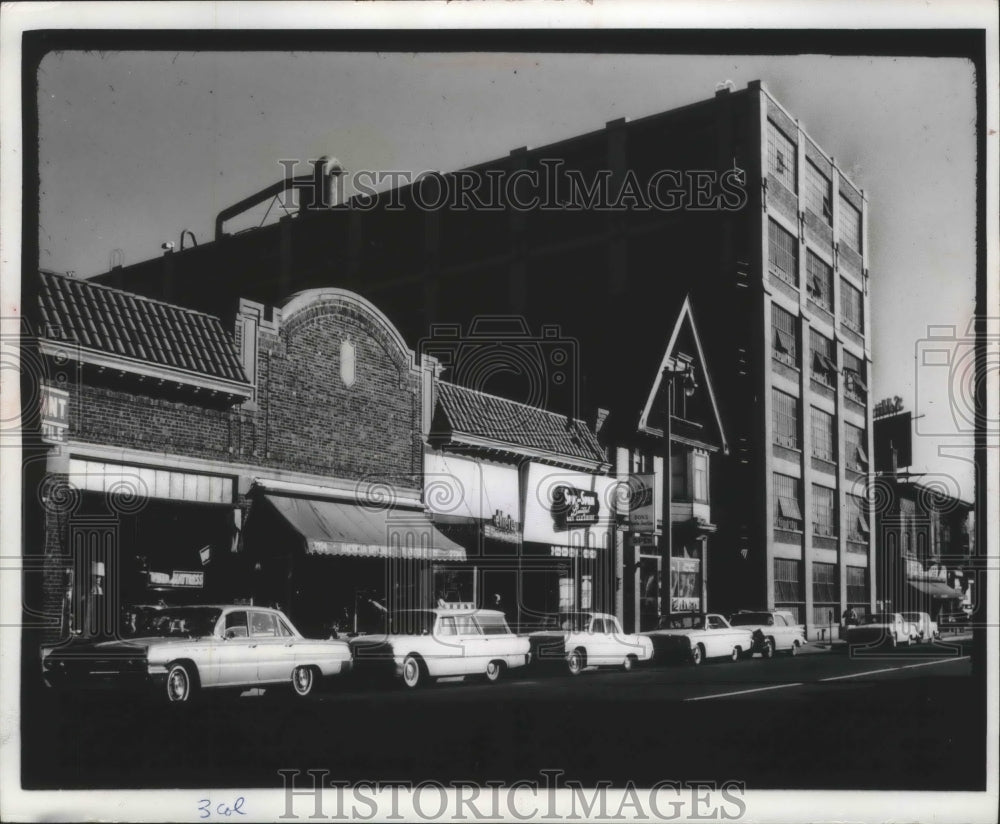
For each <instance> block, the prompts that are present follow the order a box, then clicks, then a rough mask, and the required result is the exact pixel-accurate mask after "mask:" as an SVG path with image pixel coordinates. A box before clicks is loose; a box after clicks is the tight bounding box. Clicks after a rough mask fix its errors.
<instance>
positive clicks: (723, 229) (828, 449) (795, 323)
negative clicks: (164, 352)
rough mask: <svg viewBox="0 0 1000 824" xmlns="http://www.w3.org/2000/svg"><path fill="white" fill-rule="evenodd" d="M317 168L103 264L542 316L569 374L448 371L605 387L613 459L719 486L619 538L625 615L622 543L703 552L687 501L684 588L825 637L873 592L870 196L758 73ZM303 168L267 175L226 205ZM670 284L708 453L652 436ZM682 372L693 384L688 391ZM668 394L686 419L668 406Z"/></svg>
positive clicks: (508, 384) (532, 326)
mask: <svg viewBox="0 0 1000 824" xmlns="http://www.w3.org/2000/svg"><path fill="white" fill-rule="evenodd" d="M528 136H529V137H530V135H528ZM316 169H317V171H316V175H315V180H314V181H313V187H312V191H311V194H310V195H308V197H309V199H310V202H309V203H307V204H305V205H306V206H311V207H313V208H301V209H300V211H299V213H298V214H297V216H295V217H290V218H286V219H282V220H280V221H279V222H277V223H276V224H273V225H270V226H266V227H263V228H260V229H257V230H253V231H247V232H244V233H240V234H236V235H231V236H230V235H226V234H225V233H224V228H225V221H226V220H227V219H229V218H230V217H232V216H233V215H234V214H236V213H238V211H239V208H237V207H234V208H233V209H229V210H226V211H225V212H223V213H222V214H220V216H219V221H218V223H217V232H216V238H215V240H214V241H213V242H207V243H202V244H200V245H198V246H195V247H190V248H187V249H183V250H182V251H179V252H178V251H169V252H168V253H167V254H165V255H163V256H162V258H159V259H153V260H149V261H145V262H142V263H138V264H135V265H132V266H128V267H117V268H115V269H113V270H112V271H110V272H108V273H107V274H104V275H101V276H100V277H99V280H100V281H101V282H104V283H113V284H116V285H119V286H123V287H125V288H127V289H129V290H133V291H137V292H140V293H142V294H147V295H151V296H156V297H160V298H163V299H168V300H172V301H174V302H177V303H179V304H181V305H184V306H191V307H195V308H198V309H201V310H203V311H207V312H211V313H213V314H216V315H219V316H221V317H222V318H223V319H225V318H227V317H235V316H236V314H237V313H238V311H239V308H238V307H239V298H240V297H248V298H251V299H253V300H256V301H260V302H262V303H265V304H268V305H276V304H279V303H280V302H281V301H282V300H284V298H285V297H286V296H287V295H288V294H289V293H291V292H293V291H295V290H299V289H306V288H317V287H322V286H328V285H336V286H338V287H342V288H345V289H350V290H352V291H355V292H357V293H359V294H361V295H363V296H364V297H365V298H367V299H368V300H370V301H372V302H373V303H374V304H376V305H378V306H379V307H381V308H382V309H384V311H385V312H386V314H387V315H388V317H389V318H390V319H391V321H392V323H394V324H395V325H396V326H398V327H399V329H400V330H401V331H402V333H403V334H404V336H405V337H406V338H407V339H408V340H413V341H420V340H424V339H427V338H430V339H431V341H432V342H433V341H434V340H435V339H436V338H438V337H439V336H440V335H439V332H440V326H438V325H440V324H448V329H450V330H452V331H454V329H455V328H456V327H458V328H459V329H460V330H462V329H464V328H466V325H467V324H469V323H470V322H471V321H472V320H473V318H474V317H475V316H478V315H484V314H512V315H517V316H519V317H521V318H522V319H523V320H524V321H525V323H526V328H527V329H528V330H529V331H530V332H531V333H532V334H533V333H536V332H537V331H538V330H540V329H541V327H542V326H543V325H546V324H549V325H554V326H555V327H557V328H558V331H559V334H561V335H562V336H564V337H565V338H566V339H568V340H571V341H572V342H573V344H574V346H575V347H576V350H575V356H576V357H577V358H578V363H579V364H580V367H581V368H580V371H579V372H578V373H577V376H576V377H574V379H573V380H569V381H565V382H563V383H562V384H559V385H556V384H555V383H554V382H551V381H550V382H548V383H546V384H545V388H544V392H542V393H541V395H539V393H538V389H537V383H536V382H535V383H533V382H532V381H527V382H525V381H524V380H522V381H521V383H518V380H517V379H510V375H509V374H508V375H506V376H505V377H504V376H501V375H499V373H497V374H493V375H492V376H490V377H488V378H484V376H483V374H479V376H478V377H477V378H475V379H473V378H472V377H469V375H471V373H468V374H467V377H468V378H469V380H468V381H463V380H461V379H459V378H458V377H455V376H459V375H460V374H461V373H462V365H461V362H456V363H455V364H453V366H452V368H453V369H454V373H453V376H451V379H453V380H455V381H456V382H458V383H462V382H466V383H468V382H471V383H475V381H476V380H479V381H480V382H481V385H476V386H475V387H474V388H478V389H487V390H488V391H491V392H496V393H498V394H506V395H510V396H511V397H514V398H515V399H518V400H528V401H531V402H534V403H544V404H545V405H546V406H548V408H550V409H552V410H555V411H559V412H563V413H568V414H570V415H571V416H574V415H577V414H579V415H582V416H584V417H587V418H589V419H590V420H591V421H593V422H594V424H595V426H596V424H597V422H598V410H599V409H604V410H608V412H609V414H608V415H607V417H606V419H602V420H601V424H602V427H603V429H604V431H605V433H606V435H605V437H606V438H608V441H607V442H608V443H614V444H616V445H618V446H620V447H621V448H617V446H616V452H615V455H614V456H611V457H613V458H614V461H613V467H612V471H613V472H615V473H616V474H618V475H619V477H621V476H623V475H628V474H630V473H633V472H634V473H642V472H643V470H644V469H654V468H655V464H656V462H658V461H659V462H662V461H664V460H667V459H669V461H670V463H671V472H670V473H664V472H663V471H662V466H663V464H662V463H660V472H659V473H658V476H659V478H660V480H661V483H660V484H659V486H658V491H657V493H656V494H657V495H658V496H660V497H661V498H663V499H664V503H665V504H666V505H667V506H668V507H669V508H670V509H671V511H672V512H673V510H674V509H676V508H678V507H680V508H684V507H686V506H688V504H689V503H690V502H691V490H690V487H692V486H693V485H694V484H696V483H704V484H710V485H711V488H712V493H713V494H712V498H713V508H712V521H713V523H711V524H710V528H709V530H708V531H707V532H706V531H705V530H704V529H702V528H701V527H698V523H699V522H698V519H697V518H696V517H692V516H690V515H683V516H678V519H675V518H674V517H673V516H672V517H671V522H672V523H674V524H675V525H676V526H675V528H674V530H665V531H664V530H656V529H654V530H653V533H654V535H653V537H654V538H655V543H654V544H652V545H650V544H649V543H646V544H645V545H643V544H642V543H641V542H638V546H637V547H636V558H634V559H633V558H631V557H628V558H626V559H625V560H626V561H627V563H624V564H623V566H622V569H621V577H622V578H623V579H624V580H621V581H616V588H617V589H618V591H619V599H618V609H619V613H620V614H623V610H624V609H625V605H626V604H627V603H629V602H632V600H633V598H634V596H635V593H636V592H637V591H638V590H639V589H642V590H643V592H644V593H645V583H644V581H643V579H642V578H641V575H642V571H641V566H642V564H641V557H640V556H642V555H646V556H649V557H652V558H658V559H659V562H658V564H659V568H660V570H661V572H662V571H665V568H666V566H667V565H671V566H673V565H674V564H675V563H677V572H678V575H683V574H686V572H685V569H686V568H682V567H683V565H681V564H679V563H678V562H675V560H674V559H675V558H678V557H686V558H688V560H691V561H693V560H695V559H694V558H693V557H690V556H691V554H692V553H690V552H685V554H684V556H678V555H677V553H678V552H681V551H682V548H684V547H687V546H688V540H689V538H691V537H692V536H690V535H685V534H679V533H678V534H673V533H677V530H678V529H679V528H681V522H683V523H685V524H689V525H690V523H691V522H693V524H694V525H695V528H696V531H697V529H701V532H698V534H696V535H694V536H693V538H694V539H695V540H697V541H700V545H701V550H700V552H701V553H703V555H702V557H701V558H700V561H701V564H702V566H701V571H700V573H699V574H704V573H706V571H707V570H706V566H711V567H712V569H713V574H712V586H711V588H710V591H709V592H708V593H707V594H706V598H705V599H704V600H702V601H701V603H700V605H701V606H702V607H705V606H708V607H711V608H713V609H716V608H717V609H727V608H729V609H736V608H742V607H748V608H761V607H781V608H785V609H790V610H792V611H793V612H795V613H796V614H797V615H798V616H799V619H800V620H801V621H802V622H804V623H806V624H807V625H808V628H809V633H810V635H811V637H820V636H822V635H825V634H826V633H827V632H830V631H833V628H834V627H835V626H836V625H837V623H838V622H839V619H840V614H841V612H842V611H843V610H845V609H846V608H847V607H848V606H851V607H853V608H854V609H855V611H856V612H860V613H863V612H864V611H866V610H868V609H871V608H872V607H873V606H874V592H875V585H876V581H875V578H876V576H875V563H874V557H875V556H874V552H875V546H874V538H873V534H872V531H871V530H870V528H869V524H870V522H871V518H870V510H869V505H868V503H867V497H866V487H867V482H868V479H869V474H870V473H869V466H868V456H869V455H870V454H871V414H872V413H871V409H872V407H871V402H870V399H869V397H868V391H867V387H866V384H867V381H868V376H869V374H870V370H871V312H870V309H869V289H868V279H869V270H868V240H867V230H866V226H867V222H868V202H867V198H866V196H865V194H864V192H863V191H862V190H860V189H859V188H858V187H857V186H856V185H855V184H854V183H852V182H851V181H850V180H848V179H847V177H846V176H845V175H844V173H843V171H842V169H841V167H840V165H838V163H837V162H836V161H835V159H834V158H832V157H830V156H829V155H828V154H827V153H826V152H824V151H823V149H822V148H821V147H820V146H819V145H818V144H817V143H816V142H815V141H814V140H813V138H812V136H811V135H810V134H808V133H807V132H806V130H805V129H804V128H803V127H802V124H801V123H800V122H799V121H797V120H796V119H795V118H794V116H793V115H791V114H790V113H789V112H788V111H786V110H785V109H784V108H783V107H782V106H781V104H780V103H779V102H778V101H777V100H775V99H774V97H773V96H772V95H771V94H770V93H769V92H768V91H767V90H766V89H765V88H764V86H763V85H762V84H761V83H759V82H754V83H751V84H750V85H749V86H748V87H747V88H746V89H743V90H740V91H730V90H728V89H722V90H721V91H719V92H717V93H716V95H715V97H714V98H712V99H708V100H704V101H701V102H696V103H693V104H692V105H688V106H684V107H682V108H678V109H674V110H671V111H668V112H664V113H662V114H657V115H653V116H650V117H645V118H642V119H639V120H635V121H628V120H625V119H622V120H617V121H613V122H611V123H608V124H607V125H606V126H605V127H604V128H602V129H599V130H597V131H595V132H591V133H588V134H584V135H579V136H576V137H573V138H570V139H568V140H564V141H561V142H558V143H554V144H551V145H547V146H543V147H540V148H535V149H526V148H522V149H516V150H514V151H512V152H511V153H510V154H509V155H508V156H506V157H504V158H500V159H497V160H493V161H490V162H487V163H483V164H480V165H478V166H475V167H472V168H470V169H465V170H461V171H458V172H452V173H449V174H447V175H443V176H440V177H437V178H434V179H433V180H434V183H435V184H436V186H437V188H436V189H435V186H434V185H428V184H427V183H426V181H425V183H424V184H421V185H417V184H414V185H409V186H405V187H399V188H393V189H391V190H388V191H385V192H382V193H381V194H378V195H373V196H371V197H367V198H361V197H355V198H353V199H351V200H349V201H344V202H339V203H335V204H333V205H332V206H330V207H329V208H315V207H316V206H317V205H322V204H325V203H329V202H330V200H331V194H330V191H329V188H330V187H329V186H328V185H327V184H329V182H330V181H331V180H332V179H333V178H332V177H331V176H328V175H327V174H326V172H325V170H324V168H323V167H322V165H321V164H317V167H316ZM498 182H500V183H502V184H505V185H500V186H499V194H498V192H497V184H498ZM308 183H309V181H308V180H305V181H304V183H303V180H302V179H299V181H298V182H297V183H296V184H295V185H294V186H293V183H292V181H291V180H288V181H283V182H282V183H280V184H277V185H276V186H272V187H269V188H268V189H267V190H264V191H263V192H261V193H260V195H259V196H252V197H251V198H248V199H247V201H246V202H245V204H239V205H238V206H239V207H242V206H244V205H246V204H248V203H251V202H257V201H259V200H260V199H262V198H263V197H264V196H269V195H273V194H276V193H279V192H281V191H283V190H286V189H290V188H300V189H301V188H303V186H305V187H307V188H308ZM491 187H492V188H491ZM443 190H446V191H447V192H449V193H450V194H451V195H455V193H462V198H458V199H456V198H455V197H446V198H442V197H441V196H440V192H441V191H443ZM435 192H438V194H435ZM498 198H499V200H498ZM470 202H471V203H472V204H473V205H477V204H484V203H489V204H494V205H497V206H498V208H470V207H469V204H470ZM685 296H689V297H690V304H689V305H690V306H691V307H694V309H695V311H696V312H697V319H698V333H699V336H700V341H701V343H702V345H703V350H704V351H703V356H704V362H705V363H707V364H708V365H709V366H710V367H711V369H712V371H713V384H714V387H715V394H714V396H713V397H712V399H711V401H712V406H713V407H714V406H716V405H717V408H718V410H719V413H720V415H721V422H720V428H719V433H718V437H715V436H713V438H710V439H709V440H713V441H716V442H717V443H718V444H719V445H723V446H724V445H725V442H726V441H727V440H728V445H729V447H730V448H729V453H730V454H729V457H728V458H721V457H720V459H719V461H718V462H717V470H718V471H713V472H712V473H711V474H710V476H709V477H708V478H705V476H704V465H703V464H702V463H698V465H697V467H696V465H695V462H696V461H699V462H700V461H702V458H697V457H696V455H698V454H701V453H699V449H701V447H699V446H697V445H695V444H693V443H692V438H691V437H690V434H691V433H690V432H687V433H686V434H685V433H684V432H683V431H682V430H683V427H684V426H685V425H686V424H683V423H682V426H681V427H680V428H679V429H678V428H674V427H673V426H672V425H671V426H668V427H666V430H667V431H669V437H665V428H664V427H662V426H659V427H658V426H656V425H655V421H654V422H653V423H652V424H651V422H650V420H649V419H648V414H649V411H650V410H649V404H648V403H647V402H646V401H647V400H648V397H647V393H648V392H649V388H650V386H651V385H652V383H653V381H655V380H657V379H658V377H659V370H662V369H663V368H664V366H669V367H671V371H672V372H674V373H676V372H678V371H684V370H682V369H681V368H680V366H681V364H679V362H676V361H671V362H667V361H664V359H663V353H664V345H665V343H666V341H667V339H668V337H669V330H670V328H672V326H673V324H674V321H675V319H676V318H677V316H678V311H679V308H680V307H681V306H682V304H683V302H684V299H685ZM449 334H450V333H449ZM542 373H543V374H545V369H544V368H543V369H542ZM670 383H672V381H670ZM690 388H692V389H694V390H695V394H694V395H692V398H693V399H694V401H693V402H694V403H695V404H697V403H698V399H699V398H702V399H704V397H705V393H704V392H699V391H698V390H697V388H696V385H694V386H691V387H690ZM675 394H676V393H675ZM601 414H602V415H603V413H601ZM661 414H662V413H661ZM644 416H645V417H644ZM674 417H676V418H677V420H678V421H683V420H684V419H685V416H684V415H683V414H678V413H677V412H675V413H673V414H672V415H669V416H666V417H665V420H666V422H667V423H670V424H672V422H673V420H674ZM709 417H711V416H709ZM689 429H690V427H689ZM723 429H724V431H725V433H726V437H725V438H722V437H721V432H722V430H723ZM685 439H686V440H685ZM695 440H696V439H695ZM667 444H668V445H669V448H667V446H666V445H667ZM674 444H682V445H683V446H684V452H683V456H684V457H683V459H681V458H678V457H675V456H677V455H680V454H681V453H680V452H678V451H675V450H674ZM723 452H725V450H724V449H723ZM682 460H683V463H682ZM675 463H676V464H677V465H676V467H675V466H674V464H675ZM654 474H656V473H654ZM696 476H697V479H699V480H696ZM675 478H676V481H677V482H676V483H669V482H664V481H668V480H674V479H675ZM682 480H683V482H684V483H683V484H682V483H681V482H682ZM675 498H677V499H678V500H676V501H675V500H674V499H675ZM675 504H676V505H677V506H675ZM704 526H705V525H704V524H703V525H702V527H704ZM684 528H685V529H686V528H687V527H684ZM709 534H711V545H710V547H708V548H707V549H706V540H705V539H707V538H708V536H709ZM692 568H693V565H692ZM692 574H695V573H692ZM664 595H665V592H663V591H661V592H660V593H658V596H664ZM672 601H673V599H672V598H669V599H668V598H665V597H659V602H660V609H662V610H663V611H669V610H670V609H672V608H673V607H674V606H676V607H677V608H680V607H686V606H689V605H688V604H687V603H684V602H679V603H677V604H676V605H675V604H673V603H672ZM637 622H638V621H637Z"/></svg>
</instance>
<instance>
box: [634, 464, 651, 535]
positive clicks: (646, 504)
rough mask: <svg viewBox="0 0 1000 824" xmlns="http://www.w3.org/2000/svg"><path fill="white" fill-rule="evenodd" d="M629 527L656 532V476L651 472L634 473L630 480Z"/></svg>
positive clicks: (635, 529)
mask: <svg viewBox="0 0 1000 824" xmlns="http://www.w3.org/2000/svg"><path fill="white" fill-rule="evenodd" d="M628 484H629V487H630V492H631V494H630V495H629V513H628V520H629V528H630V529H631V530H632V531H633V532H647V533H648V532H654V531H655V530H656V494H655V492H656V476H655V475H654V474H653V473H652V472H650V473H648V474H643V475H632V476H631V477H630V478H629V481H628Z"/></svg>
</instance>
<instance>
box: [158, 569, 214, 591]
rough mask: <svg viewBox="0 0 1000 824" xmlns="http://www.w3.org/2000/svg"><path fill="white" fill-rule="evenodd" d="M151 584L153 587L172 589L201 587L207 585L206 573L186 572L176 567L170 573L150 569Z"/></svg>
mask: <svg viewBox="0 0 1000 824" xmlns="http://www.w3.org/2000/svg"><path fill="white" fill-rule="evenodd" d="M149 585H150V586H151V587H171V588H172V589H201V588H202V587H203V586H205V573H204V572H185V571H182V570H176V569H175V570H174V571H173V572H170V573H167V572H153V571H150V573H149Z"/></svg>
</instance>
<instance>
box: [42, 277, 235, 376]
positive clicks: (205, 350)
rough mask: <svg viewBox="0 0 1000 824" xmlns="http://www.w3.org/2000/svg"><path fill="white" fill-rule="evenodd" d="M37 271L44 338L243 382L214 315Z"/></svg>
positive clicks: (229, 343)
mask: <svg viewBox="0 0 1000 824" xmlns="http://www.w3.org/2000/svg"><path fill="white" fill-rule="evenodd" d="M39 276H40V280H41V288H40V290H39V308H40V311H41V319H42V323H43V329H42V337H43V338H46V339H48V340H51V341H66V342H72V343H75V344H78V345H79V346H81V347H84V348H86V349H90V350H95V351H98V352H101V353H105V354H108V355H112V356H118V357H121V358H130V359H133V360H137V361H142V362H144V363H147V364H155V365H157V366H164V367H169V368H172V369H182V370H186V371H188V372H195V373H198V374H200V375H205V376H208V377H211V378H222V379H225V380H229V381H238V382H240V383H247V382H248V381H247V377H246V374H245V373H244V371H243V367H242V365H241V364H240V360H239V358H238V357H237V355H236V349H235V345H234V342H233V339H232V337H230V335H228V334H227V333H226V330H225V329H224V328H223V326H222V322H221V321H220V320H219V319H218V318H217V317H214V316H213V315H206V314H205V313H203V312H197V311H195V310H193V309H185V308H184V307H181V306H174V305H172V304H169V303H163V302H162V301H158V300H152V299H150V298H145V297H142V296H140V295H133V294H131V293H129V292H123V291H121V290H120V289H113V288H111V287H110V286H103V285H101V284H97V283H92V282H90V281H87V280H80V279H78V278H74V277H69V276H66V275H60V274H56V273H54V272H41V273H39Z"/></svg>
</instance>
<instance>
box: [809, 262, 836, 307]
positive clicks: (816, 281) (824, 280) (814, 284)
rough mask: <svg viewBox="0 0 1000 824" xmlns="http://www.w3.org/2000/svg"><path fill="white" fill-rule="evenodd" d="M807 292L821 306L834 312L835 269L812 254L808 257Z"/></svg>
mask: <svg viewBox="0 0 1000 824" xmlns="http://www.w3.org/2000/svg"><path fill="white" fill-rule="evenodd" d="M806 291H808V292H809V296H810V297H811V298H812V299H813V301H814V302H815V303H817V304H818V305H819V306H822V307H823V308H824V309H828V310H829V311H831V312H832V311H833V269H832V268H830V267H829V266H827V265H826V264H825V263H824V262H823V261H822V260H820V259H819V258H818V257H817V256H816V255H814V254H813V253H812V252H809V253H808V255H807V256H806Z"/></svg>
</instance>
